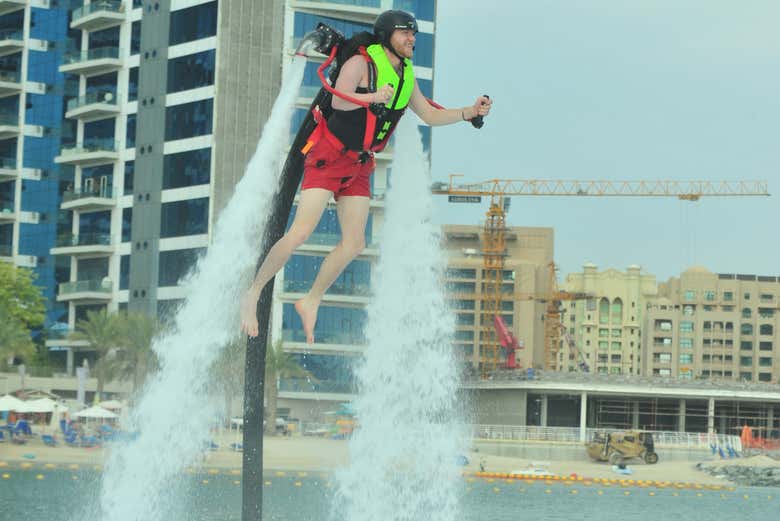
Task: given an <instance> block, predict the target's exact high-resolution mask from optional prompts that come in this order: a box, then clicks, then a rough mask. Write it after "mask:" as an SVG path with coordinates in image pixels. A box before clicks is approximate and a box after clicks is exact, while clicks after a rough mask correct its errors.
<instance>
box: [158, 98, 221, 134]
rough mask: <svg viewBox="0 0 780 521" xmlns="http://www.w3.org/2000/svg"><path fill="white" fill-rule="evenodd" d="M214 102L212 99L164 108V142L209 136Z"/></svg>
mask: <svg viewBox="0 0 780 521" xmlns="http://www.w3.org/2000/svg"><path fill="white" fill-rule="evenodd" d="M213 108H214V100H213V99H212V98H209V99H206V100H202V101H193V102H191V103H184V104H182V105H175V106H173V107H166V109H165V140H166V141H171V140H174V139H185V138H189V137H195V136H204V135H208V134H211V131H212V123H213V112H214V111H213Z"/></svg>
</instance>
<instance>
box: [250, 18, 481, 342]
mask: <svg viewBox="0 0 780 521" xmlns="http://www.w3.org/2000/svg"><path fill="white" fill-rule="evenodd" d="M416 33H417V21H416V20H415V18H414V17H413V16H412V15H411V14H409V13H407V12H404V11H398V10H392V11H385V12H384V13H382V14H380V15H379V17H377V19H376V21H375V22H374V31H373V35H370V34H368V33H362V34H359V35H356V36H354V37H353V39H352V41H353V42H352V43H353V46H354V41H358V40H359V38H360V37H361V36H362V38H364V39H366V36H368V39H367V40H368V41H366V42H365V43H366V44H367V45H361V46H358V47H357V49H356V51H357V52H356V53H355V54H354V55H353V56H351V57H349V58H347V59H345V60H344V61H343V62H342V63H339V64H338V70H337V72H336V74H335V76H336V78H335V85H330V84H328V82H327V81H326V80H325V77H324V75H323V73H322V71H323V70H324V68H325V67H326V66H328V65H330V63H331V62H332V61H333V59H334V57H335V56H336V52H337V51H338V49H337V48H336V47H333V49H332V52H331V54H330V59H329V60H328V61H327V62H325V64H323V66H322V67H320V69H319V71H318V73H319V75H320V79H321V80H322V82H323V87H324V89H327V90H328V91H329V92H330V93H331V94H332V103H331V106H330V107H328V108H329V109H330V110H327V111H326V110H320V108H321V107H317V106H315V107H314V110H313V111H312V112H313V116H314V121H316V127H314V130H313V131H312V132H311V134H310V136H309V138H308V140H307V142H306V144H305V146H304V147H303V148H302V149H301V151H300V152H301V153H303V154H305V159H304V167H303V183H302V184H301V195H300V199H299V202H298V210H297V212H296V213H295V219H294V221H293V223H292V225H291V226H290V228H289V230H288V231H287V233H286V234H285V235H284V236H283V237H282V238H281V239H280V240H279V241H278V242H276V244H274V246H273V247H272V248H271V249H270V250H269V252H268V255H267V256H266V258H265V259H264V260H263V263H262V265H261V266H260V268H259V269H258V271H257V275H256V276H255V278H254V280H253V282H252V284H251V286H250V287H249V289H248V290H247V292H246V294H245V295H244V297H243V299H242V301H241V329H242V331H243V332H245V333H246V334H248V335H249V336H253V337H254V336H257V335H258V323H257V318H256V308H257V301H258V299H259V297H260V293H261V291H262V289H263V288H264V287H265V285H266V284H267V283H268V282H269V281H270V280H271V278H273V277H274V276H275V275H276V273H277V272H278V271H279V270H280V269H281V268H282V267H283V266H284V265H285V263H286V262H287V260H288V259H289V258H290V256H291V255H292V253H293V251H295V249H296V248H298V246H300V245H301V244H303V243H304V242H305V241H306V239H307V238H308V237H309V235H310V234H311V233H312V231H314V229H315V227H316V226H317V223H318V222H319V220H320V218H321V217H322V213H323V211H324V210H325V207H326V206H327V204H328V201H329V200H330V198H331V197H334V198H335V200H336V205H337V207H336V211H337V215H338V220H339V225H340V226H341V242H339V244H338V245H336V247H335V248H333V251H331V252H330V254H328V256H327V257H326V258H325V260H324V261H323V262H322V266H321V267H320V270H319V273H318V274H317V277H316V279H315V280H314V283H313V284H312V287H311V289H310V290H309V292H308V293H307V294H306V296H304V297H303V298H302V299H300V300H299V301H297V302H296V303H295V310H296V311H297V312H298V314H299V315H300V317H301V322H302V323H303V330H304V333H305V334H306V341H307V342H308V343H313V342H314V326H315V324H316V322H317V310H318V309H319V305H320V301H321V300H322V296H323V295H324V294H325V291H326V290H327V289H328V288H329V287H330V285H331V284H333V282H334V281H335V280H336V278H337V277H338V276H339V275H340V274H341V272H342V271H343V270H344V268H346V267H347V265H348V264H349V263H350V262H351V261H352V260H353V259H354V258H355V257H357V256H358V255H359V254H360V253H361V252H362V251H363V248H365V239H364V237H365V228H366V221H367V220H368V213H369V200H370V196H371V192H370V180H369V178H370V175H371V174H372V173H373V171H374V167H375V161H374V154H375V153H376V152H379V151H381V150H382V149H384V147H385V146H386V145H387V142H388V140H389V138H390V136H391V134H392V133H393V130H395V127H396V125H397V123H398V121H399V120H400V119H401V116H402V115H403V113H404V110H405V109H406V108H407V107H410V108H411V109H412V111H414V113H415V114H417V115H418V116H419V117H420V119H422V120H423V121H424V122H425V123H426V124H428V125H431V126H436V125H450V124H453V123H457V122H460V121H471V122H472V124H474V126H475V127H478V128H479V126H481V118H482V117H483V116H486V115H487V114H488V113H489V112H490V106H491V100H490V99H489V98H488V97H487V96H480V97H478V98H477V100H476V101H475V102H474V104H473V105H470V106H468V107H463V108H458V109H445V108H443V107H440V106H439V105H436V104H435V103H433V102H432V101H430V100H428V99H426V98H425V96H424V95H423V94H422V92H421V91H420V87H419V85H418V84H417V80H416V79H415V78H414V70H413V68H412V61H411V58H412V54H413V52H414V43H415V37H416ZM348 43H350V40H348V41H347V42H343V46H347V44H348ZM333 78H334V74H333V73H332V74H331V80H333ZM472 120H473V121H472ZM477 121H479V124H477Z"/></svg>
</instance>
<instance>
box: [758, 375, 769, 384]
mask: <svg viewBox="0 0 780 521" xmlns="http://www.w3.org/2000/svg"><path fill="white" fill-rule="evenodd" d="M758 381H759V382H771V381H772V373H758Z"/></svg>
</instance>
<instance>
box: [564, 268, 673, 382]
mask: <svg viewBox="0 0 780 521" xmlns="http://www.w3.org/2000/svg"><path fill="white" fill-rule="evenodd" d="M561 289H563V290H565V291H567V292H569V293H585V294H587V295H589V296H590V298H587V299H583V300H572V301H568V302H563V310H564V311H565V312H564V313H563V315H562V318H561V320H562V325H563V326H564V327H565V328H566V329H567V333H568V336H569V338H570V339H571V340H572V341H573V342H574V345H575V346H576V347H575V349H571V348H570V345H569V343H568V342H567V341H565V340H563V341H562V342H561V350H560V351H559V357H560V359H559V361H558V366H559V367H560V368H561V369H562V370H563V371H578V370H580V369H579V367H578V362H579V361H580V359H579V357H583V360H584V362H585V363H586V364H587V365H588V367H589V368H590V371H592V372H594V373H609V374H641V360H640V358H641V337H642V331H641V328H642V323H643V319H644V314H645V309H646V307H647V304H648V302H651V301H653V300H654V299H655V297H656V294H657V292H658V287H657V284H656V280H655V277H654V276H653V275H647V274H643V273H641V270H640V268H639V266H629V267H628V269H627V270H626V271H625V272H621V271H619V270H615V269H607V270H604V271H601V272H600V271H598V268H597V267H596V266H595V265H594V264H591V263H588V264H586V265H585V267H584V269H583V271H582V273H572V274H569V275H567V276H566V279H565V281H564V282H563V284H561Z"/></svg>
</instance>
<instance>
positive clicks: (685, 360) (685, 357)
mask: <svg viewBox="0 0 780 521" xmlns="http://www.w3.org/2000/svg"><path fill="white" fill-rule="evenodd" d="M680 363H681V364H692V363H693V354H691V353H682V354H681V355H680Z"/></svg>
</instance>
